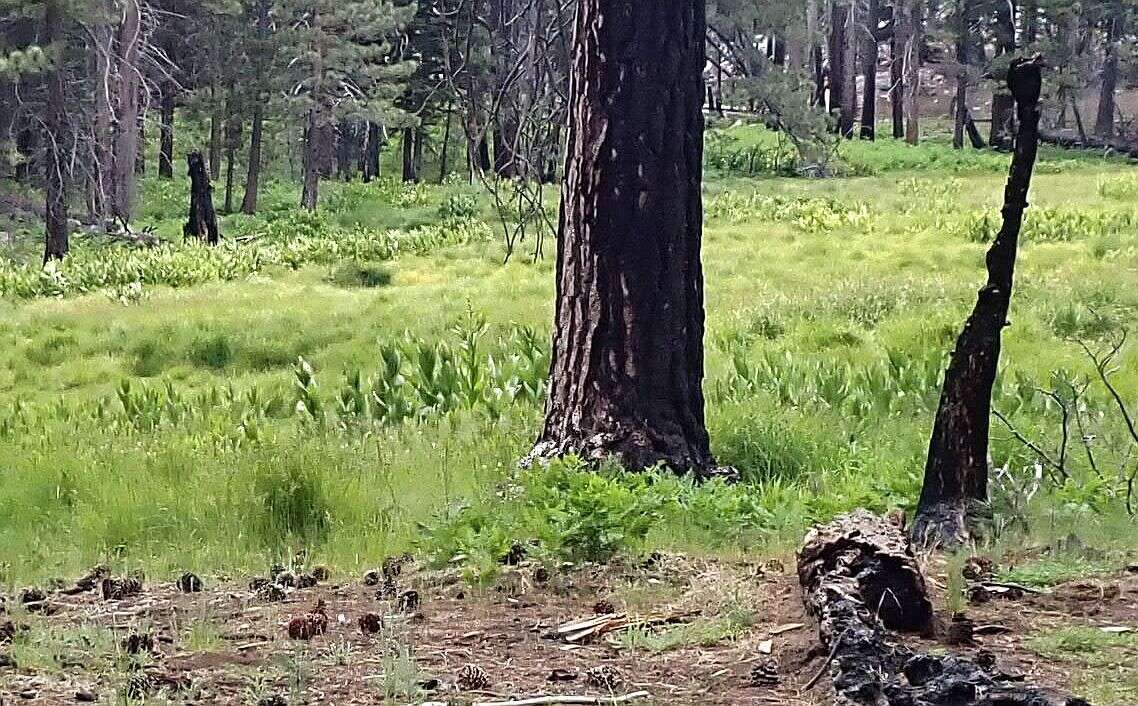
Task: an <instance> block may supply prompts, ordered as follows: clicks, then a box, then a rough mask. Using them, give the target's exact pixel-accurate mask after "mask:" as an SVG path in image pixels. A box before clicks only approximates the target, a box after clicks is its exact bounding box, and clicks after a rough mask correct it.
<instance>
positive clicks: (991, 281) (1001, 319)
mask: <svg viewBox="0 0 1138 706" xmlns="http://www.w3.org/2000/svg"><path fill="white" fill-rule="evenodd" d="M1040 85H1041V76H1040V67H1039V65H1038V64H1036V63H1034V62H1023V61H1020V60H1016V61H1015V62H1013V64H1012V68H1011V69H1010V71H1009V72H1008V87H1009V88H1010V89H1011V93H1012V96H1013V97H1014V99H1015V102H1016V117H1017V122H1018V129H1017V133H1016V139H1015V152H1014V155H1013V157H1012V166H1011V171H1010V175H1009V177H1008V183H1007V188H1006V189H1005V190H1004V208H1003V226H1002V227H1001V228H1000V232H999V234H998V235H997V236H996V240H995V241H994V242H993V243H992V247H991V248H990V249H989V250H988V256H987V266H988V282H987V284H986V285H985V286H984V288H983V289H981V290H980V293H979V296H978V298H977V301H976V307H975V309H974V310H973V311H972V315H971V316H969V317H968V321H967V322H966V323H965V324H964V330H963V331H962V332H961V334H960V337H959V338H958V339H957V341H956V348H955V350H953V352H952V357H951V359H950V361H949V366H948V371H947V372H946V373H945V378H944V388H943V390H942V392H941V398H940V406H939V408H938V409H937V415H936V422H935V424H934V427H933V433H932V439H931V440H930V442H929V454H928V461H927V463H926V465H925V480H924V487H923V489H922V490H921V498H920V503H919V505H918V508H917V516H916V521H915V522H914V524H913V536H914V538H915V539H916V540H917V541H918V542H921V543H923V544H943V545H948V546H955V545H959V544H961V543H963V542H966V541H967V540H968V536H969V533H968V526H967V517H968V512H969V509H970V505H971V504H972V502H974V501H983V500H985V499H986V498H987V485H988V425H989V422H990V417H991V406H992V386H993V385H994V383H995V380H996V370H997V367H998V365H999V360H1000V336H1001V333H1002V331H1003V329H1004V327H1005V326H1007V325H1008V321H1007V317H1008V308H1009V307H1010V305H1011V296H1012V281H1013V275H1014V273H1015V264H1016V253H1017V250H1018V246H1019V233H1020V227H1021V225H1022V223H1023V214H1024V211H1025V210H1026V209H1027V193H1028V189H1029V187H1030V186H1031V173H1032V169H1033V167H1034V166H1035V156H1036V151H1037V149H1038V146H1039V113H1040V111H1039V91H1040Z"/></svg>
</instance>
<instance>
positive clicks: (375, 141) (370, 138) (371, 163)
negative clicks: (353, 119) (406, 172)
mask: <svg viewBox="0 0 1138 706" xmlns="http://www.w3.org/2000/svg"><path fill="white" fill-rule="evenodd" d="M382 142H383V137H382V134H381V132H380V129H379V123H376V122H368V124H367V145H366V146H365V147H364V169H363V172H364V181H365V182H370V181H372V180H373V179H378V178H379V156H380V148H381V147H382V144H381V143H382Z"/></svg>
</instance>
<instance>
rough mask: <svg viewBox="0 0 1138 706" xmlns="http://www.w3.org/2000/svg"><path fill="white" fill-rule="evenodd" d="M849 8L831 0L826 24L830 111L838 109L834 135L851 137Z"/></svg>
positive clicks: (852, 89)
mask: <svg viewBox="0 0 1138 706" xmlns="http://www.w3.org/2000/svg"><path fill="white" fill-rule="evenodd" d="M851 16H852V12H851V8H850V6H849V5H848V4H845V3H844V2H843V1H842V0H836V1H835V2H834V7H833V12H832V15H831V26H830V112H833V111H834V110H835V109H837V111H838V134H840V135H842V136H843V137H851V136H852V135H853V129H854V112H855V106H856V105H857V90H856V84H855V83H854V73H853V72H854V60H853V54H854V51H853V48H854V43H853V38H852V37H851V36H850V35H851V34H852V32H851V27H850V25H851V22H850V20H851Z"/></svg>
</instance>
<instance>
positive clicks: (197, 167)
mask: <svg viewBox="0 0 1138 706" xmlns="http://www.w3.org/2000/svg"><path fill="white" fill-rule="evenodd" d="M186 164H187V165H188V166H189V173H190V215H189V220H188V221H187V222H186V225H185V226H184V227H183V228H182V234H183V235H184V236H185V237H186V238H187V239H188V238H197V239H199V240H204V241H205V242H207V243H209V244H210V245H217V244H218V243H219V242H220V241H221V235H220V233H219V232H218V230H217V213H216V212H215V211H214V210H213V186H212V185H211V184H210V183H209V173H208V172H207V171H206V168H205V158H204V157H202V153H201V152H197V151H194V152H190V153H189V154H187V155H186Z"/></svg>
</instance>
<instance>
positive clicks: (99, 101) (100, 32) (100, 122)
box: [91, 23, 115, 226]
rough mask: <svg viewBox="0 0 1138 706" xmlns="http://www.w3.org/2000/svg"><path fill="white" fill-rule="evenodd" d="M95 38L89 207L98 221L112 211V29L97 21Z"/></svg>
mask: <svg viewBox="0 0 1138 706" xmlns="http://www.w3.org/2000/svg"><path fill="white" fill-rule="evenodd" d="M92 35H93V39H94V42H93V43H94V47H93V50H94V66H95V81H94V83H95V118H94V126H93V129H94V135H93V142H94V145H93V150H92V151H93V153H94V154H93V156H94V158H95V167H94V169H93V170H92V172H93V174H94V178H93V179H92V184H91V192H92V193H91V210H92V211H93V212H94V213H93V215H95V216H96V218H97V220H98V221H99V225H100V226H102V225H104V221H106V220H107V217H108V216H109V215H111V213H112V211H113V203H114V196H113V194H114V153H115V151H114V133H113V130H112V127H111V115H112V114H113V112H114V110H113V108H112V105H113V98H112V95H111V91H112V85H113V81H114V68H113V66H114V64H113V62H112V60H111V57H112V55H113V51H114V49H113V43H114V42H113V40H112V38H111V37H112V29H111V26H110V25H109V24H105V23H99V24H97V25H96V26H95V27H94V29H93V30H92Z"/></svg>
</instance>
